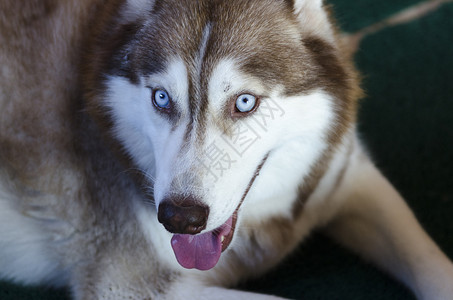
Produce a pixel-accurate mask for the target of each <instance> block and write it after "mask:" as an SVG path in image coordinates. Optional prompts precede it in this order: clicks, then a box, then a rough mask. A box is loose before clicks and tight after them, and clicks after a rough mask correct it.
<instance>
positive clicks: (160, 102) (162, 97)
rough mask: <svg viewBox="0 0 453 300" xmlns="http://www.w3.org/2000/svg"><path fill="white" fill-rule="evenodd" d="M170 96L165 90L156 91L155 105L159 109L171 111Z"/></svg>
mask: <svg viewBox="0 0 453 300" xmlns="http://www.w3.org/2000/svg"><path fill="white" fill-rule="evenodd" d="M170 102H171V99H170V96H169V95H168V93H167V91H165V90H163V89H155V90H154V91H153V104H154V106H156V107H157V108H159V109H169V108H170Z"/></svg>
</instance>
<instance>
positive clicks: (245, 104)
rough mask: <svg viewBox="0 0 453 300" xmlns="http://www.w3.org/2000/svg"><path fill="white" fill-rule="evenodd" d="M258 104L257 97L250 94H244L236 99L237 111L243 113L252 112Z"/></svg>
mask: <svg viewBox="0 0 453 300" xmlns="http://www.w3.org/2000/svg"><path fill="white" fill-rule="evenodd" d="M256 104H257V99H256V97H255V96H253V95H250V94H242V95H240V96H239V97H238V98H237V99H236V109H237V110H238V112H241V113H247V112H251V111H252V110H253V109H254V108H255V106H256Z"/></svg>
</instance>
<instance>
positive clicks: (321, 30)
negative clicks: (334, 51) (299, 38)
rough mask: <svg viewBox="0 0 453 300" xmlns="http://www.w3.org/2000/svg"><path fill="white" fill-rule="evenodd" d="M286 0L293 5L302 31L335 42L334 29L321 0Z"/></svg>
mask: <svg viewBox="0 0 453 300" xmlns="http://www.w3.org/2000/svg"><path fill="white" fill-rule="evenodd" d="M286 1H288V2H290V3H291V4H292V5H293V7H294V13H295V14H296V16H297V19H298V21H299V23H300V25H301V30H302V32H303V33H306V34H307V35H315V36H319V37H322V38H323V39H326V40H328V41H330V42H332V43H334V42H335V30H334V27H333V25H332V22H331V21H330V19H329V14H328V11H327V9H326V8H325V6H324V4H323V0H286Z"/></svg>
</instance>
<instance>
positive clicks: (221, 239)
mask: <svg viewBox="0 0 453 300" xmlns="http://www.w3.org/2000/svg"><path fill="white" fill-rule="evenodd" d="M224 240H225V237H224V236H223V235H222V237H221V238H220V241H221V242H222V243H223V241H224Z"/></svg>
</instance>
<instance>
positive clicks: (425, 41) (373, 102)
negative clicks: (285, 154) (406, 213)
mask: <svg viewBox="0 0 453 300" xmlns="http://www.w3.org/2000/svg"><path fill="white" fill-rule="evenodd" d="M331 2H333V3H335V4H338V6H337V9H336V11H337V15H339V16H340V18H341V22H342V24H343V26H344V28H346V29H347V30H356V29H359V28H361V27H362V26H366V25H369V24H371V23H373V22H375V21H379V20H381V19H383V18H384V17H385V16H388V15H389V14H391V13H393V12H395V11H397V10H399V9H401V8H403V7H404V6H407V5H411V4H414V3H416V2H418V1H414V0H412V1H410V0H398V1H375V0H361V1H347V0H335V1H331ZM452 32H453V4H448V5H444V6H443V7H442V8H441V9H440V10H438V11H437V12H435V13H432V14H430V15H429V16H427V17H425V18H422V19H420V20H418V21H415V22H412V23H410V24H407V25H403V26H398V27H394V28H390V29H386V30H384V31H381V32H379V33H377V34H375V35H372V36H370V37H368V38H366V39H365V40H364V41H363V43H362V45H361V47H360V48H361V50H360V52H359V53H358V54H357V56H356V57H357V63H358V66H359V69H360V70H361V71H362V73H363V74H364V75H365V80H364V88H365V89H366V91H367V93H368V95H369V96H368V98H367V99H365V100H364V101H363V103H362V108H361V114H360V124H359V125H360V126H359V129H360V132H361V133H362V137H363V139H364V140H365V141H366V143H367V145H368V148H369V149H370V153H371V154H372V156H373V157H374V159H375V161H376V163H377V165H378V166H379V168H380V169H381V170H382V171H383V172H384V174H385V175H386V176H387V177H388V178H389V179H390V180H391V181H392V182H393V183H394V184H395V186H396V187H397V188H398V190H399V191H400V192H401V193H402V194H403V195H404V197H405V198H406V199H407V201H408V203H409V204H410V206H411V207H412V208H413V209H414V211H415V213H416V215H417V217H418V218H419V220H420V221H421V222H422V224H423V226H424V227H425V228H426V229H427V230H428V232H429V233H430V235H431V236H432V237H433V238H434V239H435V240H436V241H437V242H438V243H439V244H440V245H441V247H442V248H443V249H444V250H445V252H446V253H447V255H449V256H450V257H453V234H452V233H453V219H452V218H453V50H452V49H453V34H452ZM246 287H247V288H248V289H250V290H255V291H260V292H267V293H274V294H279V295H282V296H286V297H290V298H293V299H302V298H303V299H348V300H353V299H413V297H412V296H411V295H410V293H408V292H407V291H406V290H405V288H404V287H402V286H401V285H399V284H398V283H396V282H394V281H393V280H392V279H390V278H388V277H387V276H386V275H384V274H382V273H381V272H379V271H378V270H376V269H375V268H374V267H372V266H370V265H368V264H366V263H363V262H362V261H361V260H360V259H358V258H357V257H356V256H355V255H353V254H350V253H349V252H347V251H345V250H343V249H341V248H340V247H338V246H336V245H335V244H333V243H332V242H330V241H329V240H327V239H325V238H323V237H322V236H320V235H318V234H315V235H314V236H313V237H312V238H310V239H309V240H308V241H307V242H306V243H304V244H303V245H302V246H301V247H300V248H299V249H298V250H297V251H296V253H295V254H294V255H293V256H292V257H291V258H289V259H288V260H287V261H285V262H284V263H283V264H282V265H281V266H280V267H279V268H277V269H276V270H275V271H274V272H271V273H270V274H268V275H266V276H265V277H264V278H262V279H260V280H258V281H255V282H250V283H248V284H247V285H246ZM64 295H66V293H65V291H49V290H44V289H41V288H22V287H18V286H15V285H10V284H0V299H1V300H16V299H37V300H38V299H46V300H47V299H49V300H54V299H55V300H57V299H58V300H63V299H67V297H65V296H64Z"/></svg>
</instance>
